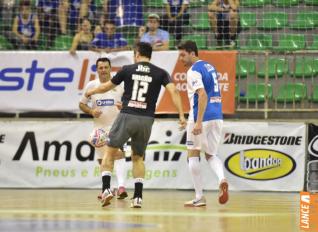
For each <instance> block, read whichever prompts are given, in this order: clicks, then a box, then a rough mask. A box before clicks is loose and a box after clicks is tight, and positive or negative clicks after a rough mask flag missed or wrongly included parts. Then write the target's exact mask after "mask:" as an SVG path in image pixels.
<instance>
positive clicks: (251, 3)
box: [240, 0, 266, 7]
mask: <svg viewBox="0 0 318 232" xmlns="http://www.w3.org/2000/svg"><path fill="white" fill-rule="evenodd" d="M265 4H266V1H264V0H242V1H240V5H241V6H245V7H262V6H264V5H265Z"/></svg>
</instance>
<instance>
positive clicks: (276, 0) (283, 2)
mask: <svg viewBox="0 0 318 232" xmlns="http://www.w3.org/2000/svg"><path fill="white" fill-rule="evenodd" d="M272 3H273V5H274V6H277V7H289V6H296V5H298V4H299V0H273V1H272Z"/></svg>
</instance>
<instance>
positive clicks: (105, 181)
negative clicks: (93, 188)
mask: <svg viewBox="0 0 318 232" xmlns="http://www.w3.org/2000/svg"><path fill="white" fill-rule="evenodd" d="M102 181H103V192H104V191H105V189H109V188H110V176H108V175H106V176H102Z"/></svg>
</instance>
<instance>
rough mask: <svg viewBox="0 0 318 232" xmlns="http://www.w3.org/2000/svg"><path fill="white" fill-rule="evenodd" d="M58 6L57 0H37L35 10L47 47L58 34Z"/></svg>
mask: <svg viewBox="0 0 318 232" xmlns="http://www.w3.org/2000/svg"><path fill="white" fill-rule="evenodd" d="M58 6H59V0H38V2H37V11H38V17H39V22H40V27H41V33H42V35H44V36H45V39H47V44H46V46H47V47H51V46H52V44H53V41H54V39H55V37H56V36H57V34H58V16H57V12H58Z"/></svg>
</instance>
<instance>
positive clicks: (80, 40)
mask: <svg viewBox="0 0 318 232" xmlns="http://www.w3.org/2000/svg"><path fill="white" fill-rule="evenodd" d="M92 40H93V33H92V32H91V22H90V21H89V19H88V18H86V17H84V18H82V19H81V30H80V31H79V32H78V33H76V35H75V36H74V38H73V42H72V47H71V49H70V53H71V54H72V55H75V53H76V50H88V49H89V44H90V42H91V41H92Z"/></svg>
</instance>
